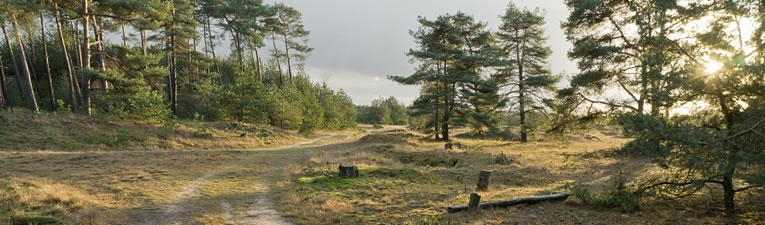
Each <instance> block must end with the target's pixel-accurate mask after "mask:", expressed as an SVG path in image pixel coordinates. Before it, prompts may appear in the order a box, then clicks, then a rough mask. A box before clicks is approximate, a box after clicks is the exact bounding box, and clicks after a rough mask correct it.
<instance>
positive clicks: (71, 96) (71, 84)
mask: <svg viewBox="0 0 765 225" xmlns="http://www.w3.org/2000/svg"><path fill="white" fill-rule="evenodd" d="M53 7H54V8H55V10H56V11H55V12H54V13H55V14H56V28H57V29H58V37H59V40H61V50H62V51H63V52H64V61H66V73H67V78H68V79H69V101H71V103H70V104H71V110H72V112H75V111H77V98H76V97H75V96H76V94H75V93H76V90H77V89H76V88H75V83H76V82H77V81H75V80H74V76H73V75H72V61H71V59H70V57H69V50H68V49H67V48H66V41H65V39H64V30H63V28H62V26H61V19H60V18H59V17H60V16H59V11H58V3H53Z"/></svg>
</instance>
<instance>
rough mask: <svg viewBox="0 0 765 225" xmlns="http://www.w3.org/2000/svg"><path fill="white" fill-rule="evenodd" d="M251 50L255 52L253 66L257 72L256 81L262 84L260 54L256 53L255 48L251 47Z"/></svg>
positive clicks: (256, 49)
mask: <svg viewBox="0 0 765 225" xmlns="http://www.w3.org/2000/svg"><path fill="white" fill-rule="evenodd" d="M253 49H254V50H255V65H256V66H257V70H258V80H259V81H260V82H263V65H261V63H260V53H259V52H258V47H257V46H255V47H253Z"/></svg>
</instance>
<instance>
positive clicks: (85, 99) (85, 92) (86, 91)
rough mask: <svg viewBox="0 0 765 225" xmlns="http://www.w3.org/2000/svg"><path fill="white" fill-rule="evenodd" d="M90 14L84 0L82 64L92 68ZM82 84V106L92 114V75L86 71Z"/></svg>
mask: <svg viewBox="0 0 765 225" xmlns="http://www.w3.org/2000/svg"><path fill="white" fill-rule="evenodd" d="M89 20H90V19H89V16H88V0H82V29H83V31H82V57H83V59H82V66H83V68H84V69H89V68H90V34H89V33H90V28H89V27H90V24H89V23H90V21H89ZM80 79H81V83H82V85H80V86H81V87H82V106H84V107H85V114H87V115H90V114H91V112H90V77H86V76H85V71H84V70H83V71H81V72H80Z"/></svg>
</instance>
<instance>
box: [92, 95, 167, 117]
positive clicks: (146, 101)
mask: <svg viewBox="0 0 765 225" xmlns="http://www.w3.org/2000/svg"><path fill="white" fill-rule="evenodd" d="M98 102H99V103H100V104H99V109H100V110H99V111H101V112H104V113H108V114H111V115H115V116H118V117H120V118H123V119H128V118H129V119H137V120H144V121H148V122H151V123H157V124H159V123H162V122H164V121H166V120H167V119H170V118H171V117H172V114H171V112H170V110H169V109H168V107H167V104H166V103H165V101H164V98H163V97H162V95H161V94H160V93H159V92H158V91H153V90H151V89H149V88H148V87H137V88H136V90H132V91H131V92H130V93H119V92H117V91H113V92H110V93H108V94H106V95H104V96H102V97H101V98H99V100H98Z"/></svg>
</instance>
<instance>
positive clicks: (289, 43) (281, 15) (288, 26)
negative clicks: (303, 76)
mask: <svg viewBox="0 0 765 225" xmlns="http://www.w3.org/2000/svg"><path fill="white" fill-rule="evenodd" d="M274 8H275V10H276V19H278V21H279V23H278V24H279V26H280V28H279V29H276V30H277V31H278V32H280V34H281V36H282V37H283V39H282V42H283V43H284V57H285V58H286V59H287V74H288V75H289V79H290V85H293V86H294V85H295V81H294V79H293V73H292V66H293V59H294V60H295V61H297V62H298V64H296V65H298V66H299V67H302V62H304V61H305V58H306V57H307V54H309V53H311V51H313V48H311V47H310V46H308V45H307V44H306V42H308V35H310V34H311V32H310V31H309V30H307V29H306V28H305V26H304V25H303V21H302V20H303V15H302V14H301V13H300V12H299V11H297V10H296V9H294V8H292V7H288V6H286V5H284V3H278V4H276V5H275V6H274ZM290 50H292V54H290ZM276 54H278V52H276Z"/></svg>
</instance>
